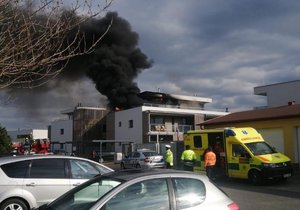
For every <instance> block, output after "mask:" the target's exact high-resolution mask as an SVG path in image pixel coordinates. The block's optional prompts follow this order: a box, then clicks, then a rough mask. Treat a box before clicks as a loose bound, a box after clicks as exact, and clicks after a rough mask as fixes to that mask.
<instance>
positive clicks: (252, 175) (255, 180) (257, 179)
mask: <svg viewBox="0 0 300 210" xmlns="http://www.w3.org/2000/svg"><path fill="white" fill-rule="evenodd" d="M249 180H250V181H251V182H252V184H254V185H261V184H262V175H261V173H260V172H259V171H257V170H252V171H250V172H249Z"/></svg>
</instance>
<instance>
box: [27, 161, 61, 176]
mask: <svg viewBox="0 0 300 210" xmlns="http://www.w3.org/2000/svg"><path fill="white" fill-rule="evenodd" d="M29 177H30V178H51V179H53V178H61V179H64V178H66V174H65V161H64V159H54V158H53V159H49V158H47V159H39V160H32V163H31V168H30V174H29Z"/></svg>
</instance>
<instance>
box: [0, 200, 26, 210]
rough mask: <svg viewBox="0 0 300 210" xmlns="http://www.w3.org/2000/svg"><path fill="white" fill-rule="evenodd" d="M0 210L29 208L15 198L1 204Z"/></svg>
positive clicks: (23, 209) (24, 209)
mask: <svg viewBox="0 0 300 210" xmlns="http://www.w3.org/2000/svg"><path fill="white" fill-rule="evenodd" d="M0 210H29V208H28V206H27V205H26V204H25V202H24V201H22V200H20V199H17V198H12V199H8V200H7V201H5V202H3V204H2V205H1V208H0Z"/></svg>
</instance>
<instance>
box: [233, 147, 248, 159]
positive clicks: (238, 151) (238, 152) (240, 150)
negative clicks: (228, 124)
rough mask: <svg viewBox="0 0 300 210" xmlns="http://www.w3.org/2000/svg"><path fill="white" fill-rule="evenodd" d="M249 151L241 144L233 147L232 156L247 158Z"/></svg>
mask: <svg viewBox="0 0 300 210" xmlns="http://www.w3.org/2000/svg"><path fill="white" fill-rule="evenodd" d="M246 153H247V151H246V150H245V149H244V147H242V145H240V144H233V145H232V156H233V157H246Z"/></svg>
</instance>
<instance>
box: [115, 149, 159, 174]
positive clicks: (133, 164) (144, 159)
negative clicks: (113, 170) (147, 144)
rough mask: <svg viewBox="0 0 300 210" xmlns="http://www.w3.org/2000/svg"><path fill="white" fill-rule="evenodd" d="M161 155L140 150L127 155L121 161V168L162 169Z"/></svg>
mask: <svg viewBox="0 0 300 210" xmlns="http://www.w3.org/2000/svg"><path fill="white" fill-rule="evenodd" d="M163 167H165V162H164V157H163V155H160V154H158V153H157V152H155V151H152V150H148V149H140V150H137V151H135V152H132V153H129V154H128V155H126V156H125V157H124V158H123V159H122V160H121V168H122V169H126V168H163Z"/></svg>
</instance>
